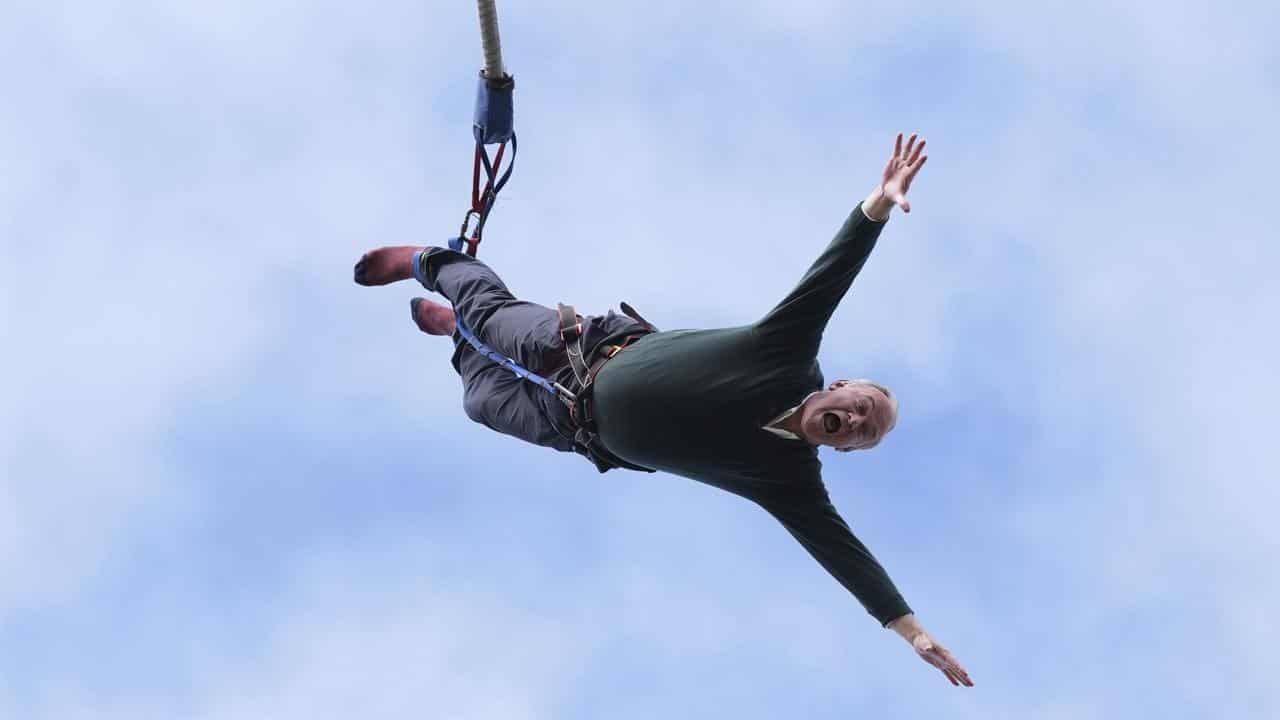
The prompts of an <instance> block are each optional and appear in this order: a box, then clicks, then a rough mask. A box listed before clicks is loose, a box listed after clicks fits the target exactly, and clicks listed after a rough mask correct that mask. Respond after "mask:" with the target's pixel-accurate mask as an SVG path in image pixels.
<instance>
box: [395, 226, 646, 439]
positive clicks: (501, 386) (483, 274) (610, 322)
mask: <svg viewBox="0 0 1280 720" xmlns="http://www.w3.org/2000/svg"><path fill="white" fill-rule="evenodd" d="M413 268H414V270H413V272H414V277H415V278H417V279H418V281H419V282H421V283H422V286H423V287H425V288H426V289H428V290H430V291H432V292H436V293H440V294H441V295H443V296H444V297H446V298H447V299H448V300H449V301H450V302H451V303H453V311H454V313H455V314H456V315H457V317H459V318H460V319H461V320H462V321H463V322H464V323H466V325H467V327H469V328H470V329H471V331H472V332H473V333H475V335H476V337H478V338H479V339H480V341H481V342H483V343H485V344H486V345H488V346H489V347H491V348H493V349H494V350H496V351H498V352H500V353H502V354H503V355H506V356H507V357H509V358H511V359H512V360H515V361H516V362H517V363H519V364H520V365H522V366H524V367H525V368H527V369H528V370H530V371H532V372H535V373H537V374H539V375H542V376H543V377H545V378H547V379H548V380H553V381H555V382H559V383H560V384H561V385H564V386H565V387H568V388H570V389H573V390H577V384H576V382H575V380H574V377H573V369H572V368H571V367H569V358H568V355H567V354H566V353H565V348H564V342H563V341H562V340H561V339H560V320H559V315H558V313H557V312H556V311H555V310H553V309H551V308H548V307H544V306H542V305H538V304H537V303H532V302H528V301H526V300H519V299H517V298H516V297H515V296H514V295H512V294H511V291H510V290H508V289H507V286H506V284H505V283H503V282H502V279H501V278H499V277H498V275H497V273H495V272H494V271H493V270H492V269H491V268H490V267H489V266H488V265H486V264H484V263H483V262H481V261H480V260H477V259H475V258H473V257H471V256H470V255H466V254H465V253H460V252H455V251H453V250H449V249H447V248H439V247H429V248H426V249H425V250H423V251H421V252H419V253H418V254H417V255H416V256H415V257H414V263H413ZM583 328H584V332H583V336H582V347H583V351H584V353H585V354H586V356H587V358H588V361H590V358H591V357H592V356H593V355H594V353H595V350H596V348H597V347H598V346H600V345H601V344H604V343H606V342H616V341H618V339H619V338H621V337H623V336H625V335H640V334H644V333H645V332H646V329H645V328H644V326H642V325H641V324H640V323H638V322H636V321H635V320H632V319H631V318H629V317H627V316H626V315H621V314H618V313H615V312H613V311H612V310H610V311H609V312H608V313H606V314H605V315H595V316H591V315H588V316H584V317H583ZM453 344H454V352H453V360H452V362H453V367H454V369H455V370H457V371H458V374H459V375H460V376H461V378H462V387H463V393H462V405H463V409H464V410H465V411H466V413H467V417H469V418H471V419H472V420H474V421H475V422H478V423H480V424H482V425H484V426H485V427H488V428H490V429H492V430H496V431H498V432H500V433H503V434H505V435H511V436H512V437H517V438H520V439H521V440H524V441H526V442H531V443H533V444H534V445H542V446H544V447H550V448H555V449H556V450H560V451H562V452H578V453H580V454H583V455H585V454H586V453H585V452H583V450H582V449H581V448H579V447H577V446H576V444H575V443H574V441H573V436H574V427H573V423H572V421H571V420H570V418H569V411H568V409H567V408H566V407H565V405H564V403H563V402H561V401H560V400H559V399H558V398H557V397H556V396H554V395H552V394H551V393H549V392H547V391H546V390H544V389H543V388H542V387H540V386H538V385H535V384H533V383H531V382H528V381H526V380H521V379H520V378H519V377H517V376H516V375H515V374H514V373H512V372H511V371H510V370H507V369H506V368H504V367H502V366H500V365H498V364H496V363H494V362H493V361H492V360H490V359H489V358H487V357H485V356H484V355H481V354H480V353H478V352H476V351H475V349H473V348H472V347H471V345H469V344H468V343H467V341H466V339H464V338H463V337H462V335H461V333H458V332H456V331H455V332H454V334H453Z"/></svg>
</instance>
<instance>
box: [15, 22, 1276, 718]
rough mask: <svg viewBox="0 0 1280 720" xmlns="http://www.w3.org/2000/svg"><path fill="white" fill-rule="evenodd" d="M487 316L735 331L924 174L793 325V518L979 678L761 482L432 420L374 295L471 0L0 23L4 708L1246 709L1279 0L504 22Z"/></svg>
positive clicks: (453, 148) (216, 711) (1258, 516)
mask: <svg viewBox="0 0 1280 720" xmlns="http://www.w3.org/2000/svg"><path fill="white" fill-rule="evenodd" d="M499 10H500V15H501V20H502V30H503V35H504V45H505V48H506V52H507V57H508V62H509V65H510V67H511V69H512V70H513V71H514V72H515V74H516V77H517V82H518V91H517V101H516V102H517V117H518V119H517V127H518V130H519V132H520V137H521V139H522V145H521V151H520V158H519V164H518V167H517V171H516V175H515V178H514V180H513V181H512V184H511V185H510V186H509V189H508V190H507V191H506V193H505V194H504V197H503V199H502V201H501V203H500V206H499V209H498V211H497V214H496V215H495V217H494V219H493V221H492V223H491V225H490V226H489V233H488V239H487V241H486V244H485V245H484V246H483V253H482V257H484V258H485V259H486V260H488V261H489V262H490V263H492V264H493V265H494V266H495V267H496V268H497V269H498V270H499V271H500V272H502V273H503V274H504V276H505V277H506V278H507V279H508V281H509V284H510V285H511V286H512V287H513V289H514V290H515V291H516V292H517V293H518V294H521V295H523V296H525V297H528V298H530V299H533V300H537V301H540V302H543V303H546V304H551V303H554V302H556V301H557V300H566V301H570V302H573V303H574V304H576V305H578V306H579V307H580V308H583V309H587V310H590V311H595V312H602V311H604V310H605V309H606V308H608V307H610V306H616V303H617V302H618V301H619V300H624V299H625V300H628V301H630V302H632V303H634V304H635V305H636V306H637V307H638V308H639V309H640V310H641V311H642V312H644V313H645V314H646V315H648V316H650V318H651V319H652V320H654V321H655V322H656V323H657V324H659V325H660V326H662V327H664V328H680V327H708V326H716V325H725V324H736V323H741V322H747V321H750V320H752V319H754V318H756V317H757V316H759V315H760V314H761V313H763V312H764V311H765V310H767V309H768V307H769V306H770V305H771V304H772V303H773V302H774V301H776V299H777V298H779V297H781V295H782V294H784V293H785V292H786V291H787V290H788V289H789V288H790V287H791V286H792V284H793V283H794V282H795V281H796V280H797V279H798V278H799V276H800V274H801V273H802V272H803V270H804V268H805V267H806V266H807V265H808V263H809V262H810V261H811V260H812V258H813V257H814V256H815V254H816V253H817V252H818V251H819V250H820V249H821V248H822V247H823V246H824V245H825V243H826V242H827V241H828V239H829V238H830V235H831V233H832V232H833V231H834V230H835V229H836V227H838V225H839V223H840V222H841V221H842V220H843V218H844V216H845V214H846V213H847V212H848V210H849V209H850V208H851V207H852V206H853V205H854V204H855V203H856V202H857V201H858V200H859V199H861V197H863V196H864V195H865V194H866V192H867V191H868V190H869V189H870V187H871V186H872V184H873V183H874V182H875V180H876V177H877V173H878V172H879V170H880V167H881V166H882V164H883V161H884V158H885V156H886V154H887V152H888V150H889V149H890V147H891V143H892V137H893V133H894V132H896V131H898V130H906V131H912V130H918V131H920V132H921V133H923V134H924V135H925V136H926V137H927V138H928V139H929V149H930V153H929V154H930V155H931V159H930V162H929V165H928V167H927V168H926V170H925V171H924V172H923V174H922V175H921V176H920V179H919V180H918V181H917V186H916V187H915V188H914V189H913V191H912V197H913V201H914V206H915V212H913V213H912V214H911V215H910V216H902V215H900V214H898V215H895V217H894V219H893V220H892V222H891V223H890V226H889V227H888V228H887V229H886V231H885V233H884V235H883V237H882V240H881V243H880V245H879V247H878V248H877V250H876V253H875V255H874V256H873V258H872V260H871V262H870V263H869V264H868V266H867V268H866V270H865V272H864V275H863V276H862V277H861V278H860V279H859V280H858V283H857V285H856V287H855V289H854V291H853V292H852V293H851V294H850V296H849V297H848V299H847V300H846V302H845V303H844V305H843V306H842V307H841V309H840V310H839V311H838V312H837V314H836V316H835V318H834V320H833V323H832V325H831V328H830V330H829V331H828V334H827V339H826V342H825V344H824V348H823V353H822V356H821V360H822V362H823V366H824V369H825V370H826V372H827V374H828V376H829V377H837V376H850V375H857V376H861V375H866V376H871V377H875V378H878V379H881V380H883V381H884V382H886V383H887V384H890V385H891V386H893V387H894V388H896V389H897V390H898V392H899V394H900V395H901V397H902V403H903V416H902V420H901V422H900V423H899V425H898V429H897V430H896V431H895V433H894V434H893V436H892V437H891V438H890V440H888V441H886V442H885V443H884V444H883V445H882V446H881V447H880V448H878V449H876V450H875V451H874V452H872V453H868V454H855V455H852V456H839V457H836V456H835V455H834V454H831V455H824V459H825V460H826V462H827V467H826V473H827V483H828V486H829V487H830V489H831V492H832V495H833V499H834V500H835V502H836V504H837V506H838V507H840V508H841V509H842V510H843V512H844V514H845V516H846V517H847V518H848V520H849V521H850V523H851V524H852V525H853V527H854V529H855V530H856V531H857V532H858V533H859V535H860V536H861V537H862V538H863V539H864V540H865V541H866V542H867V543H868V544H869V545H870V546H871V547H872V549H873V550H875V551H876V553H877V554H878V556H879V558H880V559H881V561H882V562H883V563H884V564H885V565H886V567H887V568H888V569H889V571H890V572H891V574H892V575H893V576H894V578H895V579H896V580H897V582H898V584H899V586H900V587H901V588H902V590H903V592H904V593H905V595H906V596H907V598H908V600H909V602H911V603H912V605H913V606H914V607H915V609H916V611H917V613H918V614H919V616H920V618H921V620H922V621H923V622H924V624H925V626H926V627H927V628H929V629H930V630H931V631H932V632H933V633H934V634H935V635H936V637H937V638H938V639H939V640H941V641H942V642H943V643H945V644H947V645H948V646H949V647H950V648H951V649H952V650H953V651H954V652H955V653H956V654H957V655H958V656H959V657H960V658H961V659H962V660H963V661H964V662H965V663H966V665H967V666H968V668H969V670H970V671H971V673H972V675H973V677H974V679H975V681H976V682H977V684H978V687H977V688H975V689H973V690H969V691H961V690H957V689H955V688H952V687H951V686H950V685H949V684H947V683H946V682H945V680H944V679H943V678H942V677H941V676H940V675H938V674H937V673H936V672H934V671H932V670H930V669H929V668H927V667H926V666H924V665H923V664H922V663H920V662H919V661H918V660H917V659H916V658H915V657H914V655H913V654H912V653H911V652H910V650H909V648H908V647H907V646H906V645H905V644H904V643H902V642H901V641H900V640H899V639H898V638H897V637H896V636H894V635H892V633H889V632H887V631H883V630H881V629H880V628H879V627H878V626H877V624H876V623H875V621H874V620H872V619H870V618H869V617H868V616H867V615H866V614H865V613H864V612H863V611H862V609H861V608H860V607H859V606H858V605H857V604H856V602H855V601H854V600H853V599H852V598H851V597H849V596H848V594H847V593H846V592H845V591H844V590H843V589H842V588H840V587H839V585H837V584H836V583H835V582H834V581H833V580H832V579H831V578H830V577H828V576H827V575H826V574H825V573H824V572H823V571H822V570H821V568H820V567H818V566H817V564H816V563H814V562H813V561H812V560H811V559H810V558H809V557H808V556H807V555H806V554H805V553H804V552H803V550H802V549H801V548H800V547H799V546H798V545H796V544H795V543H794V541H792V540H791V539H790V538H789V537H788V536H787V535H786V533H785V532H784V531H782V530H781V529H780V528H779V527H777V526H776V525H775V524H774V523H773V521H772V520H770V519H769V518H768V517H767V516H766V515H765V514H764V513H762V512H761V511H759V510H758V509H757V508H755V507H753V506H750V505H749V504H747V503H744V502H742V501H740V500H738V499H736V498H733V497H731V496H728V495H724V494H722V493H719V492H717V491H715V490H712V489H710V488H707V487H703V486H699V485H697V484H695V483H691V482H689V481H686V480H682V479H678V478H673V477H670V476H662V475H657V476H654V475H641V474H627V473H623V472H611V473H609V474H608V475H603V476H602V475H598V474H597V473H596V472H595V471H594V469H593V468H592V467H591V466H590V465H588V464H587V463H586V462H584V461H582V460H581V459H579V458H576V457H571V456H566V455H558V454H555V453H552V452H550V451H547V450H545V449H541V448H535V447H532V446H525V445H521V444H519V443H517V442H515V441H513V440H510V439H508V438H503V437H501V436H498V435H496V434H491V433H489V432H488V431H486V430H484V429H483V428H482V427H480V426H479V425H475V424H471V423H469V422H468V421H467V420H466V418H465V416H464V415H463V413H462V410H461V393H460V388H459V383H458V380H457V377H456V375H454V374H453V373H452V371H451V369H450V368H449V367H448V365H447V360H448V356H449V345H448V343H447V342H445V341H443V340H441V339H438V338H429V337H426V336H423V335H421V334H419V333H417V332H416V330H415V329H414V328H413V326H412V325H411V323H410V322H409V319H408V309H407V300H408V298H409V297H411V296H412V295H413V294H415V291H414V290H413V288H412V287H411V286H409V285H408V284H405V285H403V286H391V287H387V288H380V289H375V290H369V289H365V288H359V287H357V286H355V285H353V284H352V283H351V280H350V272H351V265H352V263H353V262H354V261H355V260H356V259H357V258H358V257H359V255H360V253H361V252H363V251H364V250H365V249H367V248H369V247H373V246H377V245H382V244H409V243H411V244H418V243H440V242H442V241H443V240H444V239H445V238H446V237H447V235H448V234H449V233H450V231H451V230H455V229H456V227H457V222H458V220H459V218H460V216H461V210H462V209H463V206H464V204H465V202H466V193H467V191H468V182H469V171H470V153H471V146H470V144H469V142H470V139H469V138H470V135H469V133H470V129H469V124H470V114H471V102H472V94H473V84H474V73H475V71H476V69H477V67H478V65H479V49H478V37H477V33H476V29H475V17H474V14H475V11H474V6H473V4H472V3H469V2H460V1H459V2H453V3H441V2H386V3H379V4H377V7H376V8H373V9H367V8H361V7H357V6H356V5H353V4H351V3H337V2H312V3H298V2H274V1H268V2H254V3H249V2H226V3H217V4H203V5H200V6H195V5H177V6H173V5H171V4H164V3H144V2H132V3H122V2H97V3H84V2H80V3H75V2H70V3H35V2H21V1H18V2H8V3H5V4H4V5H3V6H2V7H0V89H2V90H3V97H4V103H3V110H0V243H2V246H0V260H2V261H0V271H2V272H3V276H2V277H0V288H3V291H2V292H0V321H2V322H0V340H2V341H3V347H4V352H3V354H2V355H0V358H3V359H2V360H0V363H2V365H0V368H2V369H3V371H4V372H3V377H4V385H3V398H4V400H3V403H0V408H2V410H3V413H2V414H0V423H3V424H2V425H0V437H2V438H3V441H2V444H0V449H2V451H3V456H4V457H3V459H4V465H3V475H2V476H0V717H14V718H30V719H32V720H35V719H41V718H59V719H61V718H129V719H134V718H145V717H156V718H173V717H183V718H201V719H206V718H207V719H209V720H222V719H224V718H225V719H230V718H264V717H270V718H349V717H353V716H359V717H374V718H382V717H387V718H392V717H395V718H399V717H428V718H466V719H471V718H477V719H487V718H503V719H504V720H517V719H521V718H583V719H586V718H599V717H611V718H652V717H733V718H774V717H812V718H837V717H839V718H845V717H859V716H879V715H887V716H890V717H930V716H938V715H940V714H941V715H943V716H946V717H956V718H993V717H995V718H1005V717H1009V718H1013V717H1017V718H1025V717H1035V718H1079V717H1107V718H1111V717H1114V718H1129V717H1171V718H1172V717H1206V718H1207V717H1230V718H1267V717H1275V716H1277V715H1278V714H1280V698H1278V697H1277V693H1276V692H1275V690H1274V687H1275V681H1274V677H1273V676H1274V674H1275V673H1277V672H1278V671H1280V662H1278V661H1277V659H1276V655H1275V650H1274V649H1275V647H1276V646H1277V644H1280V632H1277V629H1276V627H1277V624H1276V622H1275V619H1274V617H1273V616H1272V612H1273V611H1274V608H1276V607H1278V606H1280V578H1278V575H1277V572H1276V570H1275V569H1274V566H1275V564H1276V561H1275V557H1276V554H1277V551H1278V550H1280V547H1278V546H1280V531H1278V530H1277V529H1276V527H1275V524H1274V522H1273V520H1272V514H1273V513H1274V512H1275V509H1276V508H1277V507H1278V503H1277V501H1278V500H1280V490H1277V482H1276V481H1277V479H1278V478H1280V457H1277V451H1276V443H1275V440H1274V437H1273V435H1274V432H1275V423H1274V420H1273V418H1274V415H1275V408H1276V407H1277V406H1280V390H1278V385H1277V383H1276V381H1275V377H1274V373H1275V367H1276V366H1277V362H1278V361H1280V358H1278V357H1277V355H1278V354H1280V353H1277V340H1276V332H1275V322H1276V320H1275V318H1276V316H1277V314H1278V313H1280V297H1278V295H1277V291H1276V289H1275V284H1274V280H1273V278H1274V273H1275V267H1276V266H1277V264H1280V250H1277V248H1276V245H1275V238H1276V231H1275V228H1274V220H1273V218H1272V216H1273V215H1274V210H1273V206H1274V201H1273V200H1272V199H1271V195H1272V190H1273V186H1274V181H1273V168H1274V167H1275V166H1276V164H1277V161H1280V145H1278V143H1277V140H1276V138H1275V128H1276V127H1278V126H1280V81H1278V80H1277V78H1280V52H1278V51H1277V50H1276V46H1275V44H1274V36H1275V33H1276V31H1277V29H1280V11H1277V10H1276V9H1275V8H1274V7H1271V6H1269V5H1268V4H1264V3H1253V4H1248V3H1245V4H1238V5H1236V6H1234V7H1233V8H1232V10H1231V11H1230V12H1218V11H1214V10H1212V9H1210V8H1209V7H1208V6H1205V5H1203V4H1196V3H1190V2H1178V3H1174V4H1172V5H1171V4H1169V3H1155V2H1140V3H1130V4H1127V5H1126V7H1125V9H1116V8H1114V7H1113V6H1112V3H1108V2H1091V1H1087V0H1086V1H1085V2H1075V3H1070V4H1067V3H1040V4H1037V6H1036V7H1035V8H1034V9H1028V8H1026V7H1024V5H1023V4H1021V3H1011V2H1006V3H984V4H981V5H978V6H969V5H965V6H956V5H955V4H952V5H951V6H948V7H947V8H945V9H908V8H895V7H890V6H886V5H885V4H884V3H861V2H836V1H835V0H793V1H792V2H787V3H778V2H761V1H758V0H748V1H746V2H739V3H734V4H725V5H723V6H722V5H721V4H717V3H681V2H675V1H674V0H645V1H644V2H641V1H640V0H618V1H616V2H612V3H608V4H605V5H599V6H596V7H593V6H591V5H589V4H586V3H576V2H542V3H536V4H535V3H522V4H516V3H510V2H507V3H500V5H499Z"/></svg>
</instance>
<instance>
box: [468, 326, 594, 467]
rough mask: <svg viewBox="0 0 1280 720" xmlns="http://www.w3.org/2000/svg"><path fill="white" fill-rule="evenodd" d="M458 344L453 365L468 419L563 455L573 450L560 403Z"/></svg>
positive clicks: (571, 437) (572, 443)
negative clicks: (458, 376) (460, 377)
mask: <svg viewBox="0 0 1280 720" xmlns="http://www.w3.org/2000/svg"><path fill="white" fill-rule="evenodd" d="M454 342H455V343H457V344H458V348H457V352H456V353H455V355H454V358H455V359H454V365H455V366H456V367H457V368H458V373H459V375H461V376H462V388H463V390H462V407H463V409H464V410H465V411H466V413H467V417H469V418H471V419H472V420H474V421H475V422H478V423H480V424H481V425H484V426H485V427H487V428H489V429H490V430H496V431H498V432H500V433H503V434H504V435H510V436H512V437H517V438H520V439H521V440H524V441H525V442H530V443H533V444H534V445H542V446H544V447H550V448H555V449H556V450H561V451H564V452H572V451H573V450H574V442H573V436H572V429H571V428H570V427H569V423H568V412H567V411H566V410H565V408H564V406H563V405H562V404H561V402H560V400H559V399H558V398H556V397H555V396H554V395H552V394H551V393H548V392H547V391H546V390H543V389H542V388H541V387H539V386H537V385H534V384H533V383H531V382H527V381H525V380H521V379H520V378H519V377H518V376H516V374H515V373H513V372H511V371H510V370H508V369H506V368H505V367H503V366H501V365H498V364H497V363H495V362H493V361H492V360H490V359H489V358H487V357H485V356H484V355H481V354H480V353H478V352H476V351H475V349H473V348H472V347H471V346H470V345H468V344H467V341H466V340H463V339H461V338H455V340H454Z"/></svg>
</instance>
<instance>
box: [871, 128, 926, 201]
mask: <svg viewBox="0 0 1280 720" xmlns="http://www.w3.org/2000/svg"><path fill="white" fill-rule="evenodd" d="M924 142H925V141H924V140H921V141H920V142H919V144H917V143H916V134H915V133H912V134H911V137H910V138H908V139H907V144H906V146H903V144H902V133H898V139H897V140H896V141H895V142H894V145H893V156H892V157H890V158H889V162H888V163H887V164H885V166H884V176H883V177H881V179H880V189H881V191H882V192H884V195H885V197H887V198H889V199H890V200H892V201H893V204H894V205H897V206H898V207H900V208H902V211H903V212H911V203H910V202H908V201H907V190H910V189H911V181H912V180H914V179H915V177H916V173H918V172H920V168H922V167H924V164H925V161H927V160H928V159H929V156H927V155H923V154H921V153H923V152H924Z"/></svg>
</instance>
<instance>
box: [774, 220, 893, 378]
mask: <svg viewBox="0 0 1280 720" xmlns="http://www.w3.org/2000/svg"><path fill="white" fill-rule="evenodd" d="M882 228H884V223H883V222H876V221H874V220H871V219H869V218H868V217H867V216H866V215H864V214H863V212H862V204H861V203H859V204H858V206H857V207H856V208H854V210H853V212H852V213H850V214H849V218H848V219H847V220H846V221H845V223H844V225H843V226H842V227H841V228H840V231H839V232H837V233H836V236H835V238H834V239H832V241H831V244H829V245H828V246H827V249H826V250H824V251H823V252H822V254H821V255H819V256H818V259H817V260H815V261H814V262H813V264H812V265H811V266H809V271H808V272H806V273H805V274H804V277H802V278H801V279H800V283H799V284H798V285H796V287H795V289H794V290H792V291H791V292H790V293H789V294H788V295H787V296H786V297H785V298H783V299H782V302H780V303H778V304H777V305H776V306H775V307H774V308H773V309H772V310H770V311H769V313H768V314H767V315H765V316H764V318H762V319H761V320H760V321H759V322H757V323H756V324H755V331H756V335H757V336H758V337H759V338H760V339H761V340H762V341H763V342H765V343H766V344H769V345H774V346H786V347H787V348H788V349H789V351H791V352H812V353H813V354H815V355H816V354H817V351H818V346H819V344H821V342H822V332H823V330H825V329H826V327H827V321H828V320H830V319H831V313H833V312H834V311H835V309H836V306H837V305H839V304H840V300H841V299H842V298H844V295H845V293H846V292H848V291H849V287H850V286H852V285H853V279H854V278H855V277H857V276H858V272H859V271H860V270H862V266H863V264H865V263H866V261H867V258H868V257H869V256H870V255H871V250H872V248H874V247H875V245H876V239H877V238H879V237H880V230H881V229H882Z"/></svg>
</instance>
